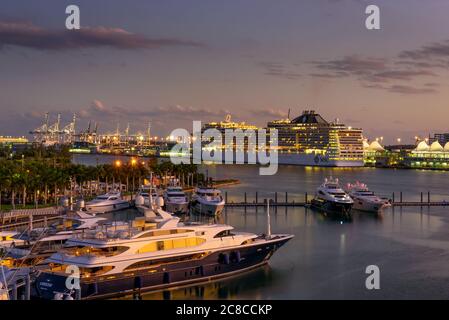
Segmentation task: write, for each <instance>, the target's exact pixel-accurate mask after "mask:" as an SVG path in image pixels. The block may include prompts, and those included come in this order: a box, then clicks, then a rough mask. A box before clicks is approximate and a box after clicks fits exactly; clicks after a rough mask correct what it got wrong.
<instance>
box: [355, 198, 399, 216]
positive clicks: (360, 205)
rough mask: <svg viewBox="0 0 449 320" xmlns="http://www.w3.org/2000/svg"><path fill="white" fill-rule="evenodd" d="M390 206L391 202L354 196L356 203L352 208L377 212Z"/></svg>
mask: <svg viewBox="0 0 449 320" xmlns="http://www.w3.org/2000/svg"><path fill="white" fill-rule="evenodd" d="M389 206H390V204H388V203H386V202H371V201H365V200H361V199H357V198H354V205H353V207H352V208H353V209H354V210H358V211H364V212H374V213H377V212H380V211H382V210H383V209H385V208H387V207H389Z"/></svg>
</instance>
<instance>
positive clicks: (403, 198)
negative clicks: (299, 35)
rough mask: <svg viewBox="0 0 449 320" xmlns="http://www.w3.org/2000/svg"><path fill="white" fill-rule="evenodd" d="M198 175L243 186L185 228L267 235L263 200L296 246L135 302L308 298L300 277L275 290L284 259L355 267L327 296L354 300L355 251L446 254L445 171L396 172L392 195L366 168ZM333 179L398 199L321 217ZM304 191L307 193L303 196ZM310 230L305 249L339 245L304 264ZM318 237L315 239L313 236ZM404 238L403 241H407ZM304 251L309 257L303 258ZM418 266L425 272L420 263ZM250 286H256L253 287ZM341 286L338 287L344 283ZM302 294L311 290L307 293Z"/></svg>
mask: <svg viewBox="0 0 449 320" xmlns="http://www.w3.org/2000/svg"><path fill="white" fill-rule="evenodd" d="M202 170H207V172H208V174H209V175H210V176H213V177H216V178H217V179H226V178H228V179H229V178H230V177H231V176H238V177H239V180H240V184H237V185H231V186H228V187H224V188H223V189H222V192H223V197H224V199H225V202H226V206H225V209H224V210H223V213H222V214H220V215H219V216H217V217H208V216H207V215H205V214H203V215H196V214H193V215H190V216H185V215H181V216H180V217H181V219H183V220H185V221H189V223H192V222H194V223H195V222H200V223H207V224H210V223H212V224H213V223H219V224H230V225H232V226H234V227H235V228H241V229H242V230H245V231H249V232H256V233H263V232H264V231H266V224H267V220H266V216H267V211H266V208H267V203H268V202H269V204H270V207H271V208H272V210H271V216H272V217H271V228H272V229H273V230H276V232H281V233H291V234H293V235H295V238H294V239H293V240H292V241H291V243H292V244H293V245H291V244H288V245H287V246H285V248H283V249H282V250H286V253H285V254H286V255H288V256H289V258H288V259H286V256H284V255H282V258H279V257H277V255H274V257H273V259H272V260H273V261H272V262H271V263H270V265H269V266H265V267H263V266H262V267H260V268H256V269H255V270H252V271H251V270H248V272H245V273H243V274H239V275H235V276H233V277H229V279H228V277H226V278H225V279H221V278H220V277H218V278H216V279H215V278H214V279H212V278H211V279H209V280H208V281H207V283H201V281H200V283H199V284H195V283H190V284H188V283H186V284H183V285H180V286H179V288H174V289H172V288H164V287H154V288H153V289H151V290H150V292H147V290H142V291H141V292H140V294H139V295H138V297H139V298H140V299H177V298H182V297H183V298H188V299H192V298H195V299H206V298H224V297H228V298H231V297H234V298H251V297H253V296H252V294H255V292H258V293H257V294H258V295H260V294H261V295H262V296H265V297H273V296H274V297H278V298H286V297H289V298H293V299H298V298H305V297H309V298H310V297H313V292H314V290H311V289H312V287H310V286H311V285H312V282H311V280H310V281H307V280H305V279H303V278H301V277H299V278H297V277H298V275H296V273H295V275H294V276H293V278H294V279H297V280H295V281H300V282H298V284H297V287H295V288H296V289H293V287H292V288H291V289H290V290H286V291H285V290H280V289H279V286H285V285H286V283H285V282H284V281H286V279H284V280H282V279H283V278H282V274H283V272H287V270H288V268H287V269H285V268H286V267H287V265H288V264H287V265H286V262H287V261H289V264H291V265H293V266H296V267H294V268H301V267H300V266H301V265H302V264H303V265H309V264H312V265H313V263H316V262H318V261H319V259H326V260H327V259H331V257H335V259H338V260H337V261H341V262H340V264H341V263H343V264H342V265H341V269H340V268H338V269H337V274H338V272H340V271H338V270H341V272H342V271H343V270H344V267H343V266H345V265H347V264H351V265H353V267H351V268H350V269H351V270H353V271H352V272H350V273H349V274H347V275H345V276H343V274H342V276H343V278H342V281H344V282H343V283H344V287H343V288H344V290H343V291H341V290H340V289H339V290H337V291H336V290H334V291H333V292H334V294H335V295H332V294H331V293H329V295H327V297H331V298H332V297H334V298H335V297H342V295H343V296H344V297H351V296H356V295H359V294H361V292H360V290H358V289H356V288H354V287H353V286H352V285H350V283H352V282H353V281H354V279H357V277H360V276H362V274H363V272H362V270H360V271H359V275H357V271H356V270H357V268H361V267H357V266H361V264H362V262H363V263H368V262H369V261H370V256H369V255H367V256H366V259H355V258H354V256H353V254H355V253H356V252H358V251H359V250H366V252H372V250H375V251H374V252H377V251H376V248H377V246H381V245H382V243H385V241H387V243H389V246H392V247H391V248H396V249H395V250H394V252H397V253H396V254H399V258H398V257H396V258H394V259H393V258H392V257H391V256H390V253H389V252H390V251H388V252H384V253H382V254H381V256H382V257H384V258H383V259H387V260H384V262H383V263H384V264H385V265H386V266H389V264H390V263H393V262H392V261H395V260H397V259H399V260H400V261H402V262H400V265H402V263H404V261H407V258H406V257H407V255H405V256H403V257H402V258H400V257H401V254H400V252H402V251H401V250H406V251H407V252H408V251H409V250H411V249H410V245H412V247H413V249H412V250H414V252H417V253H419V254H421V255H423V256H428V255H429V254H431V252H432V251H434V250H444V245H443V243H444V241H445V240H444V239H445V237H444V235H443V234H442V233H441V230H442V228H444V226H445V225H446V223H447V222H446V219H447V217H446V216H447V209H445V207H446V205H447V202H446V200H445V199H448V198H449V194H447V193H445V189H444V188H443V189H442V188H441V187H439V186H441V185H440V184H438V180H439V179H443V180H444V179H445V176H444V173H438V172H435V171H422V172H418V171H416V172H415V173H414V174H415V177H410V176H409V175H410V171H400V170H398V171H394V175H395V176H396V177H395V179H396V180H395V181H396V185H395V186H397V187H401V188H402V189H403V190H405V191H404V192H397V191H393V190H392V189H391V187H392V186H389V184H388V183H387V181H386V180H382V177H380V176H379V175H382V174H383V173H385V174H386V176H385V177H387V176H389V175H391V174H390V173H388V172H390V171H389V170H380V171H379V169H370V168H359V169H343V170H342V169H331V168H321V169H308V168H301V167H295V166H286V167H282V168H281V170H280V172H279V176H278V178H279V181H282V182H283V183H282V185H280V184H273V185H270V186H266V187H262V186H261V185H260V183H259V182H258V181H259V180H258V179H260V177H258V176H254V175H253V174H252V171H255V170H257V168H255V167H253V166H243V167H235V166H220V165H213V166H204V167H202V168H200V171H202ZM310 170H313V171H315V173H314V174H313V175H310ZM374 171H377V172H376V174H374ZM403 172H408V174H407V175H406V174H403ZM330 176H333V177H335V176H339V177H340V178H339V179H341V181H342V183H344V182H349V181H356V180H360V181H366V182H367V184H368V183H369V185H370V189H371V190H374V191H377V190H382V191H381V192H377V193H378V194H379V195H380V196H381V197H388V199H390V200H392V199H393V198H395V200H396V201H395V202H392V203H391V204H392V206H391V207H390V208H385V209H383V210H382V212H379V213H366V212H362V211H358V210H351V219H350V220H348V219H344V218H342V217H341V216H338V215H337V216H332V215H326V214H323V213H322V212H320V211H316V210H314V209H313V208H310V205H309V204H310V200H311V199H312V196H313V187H317V186H319V185H320V183H322V181H323V180H324V178H325V177H330ZM320 177H321V178H320ZM417 177H419V179H420V180H421V181H428V182H429V184H427V185H428V186H429V190H430V191H428V192H420V191H418V190H419V189H417V187H414V188H411V186H410V185H408V183H407V179H417ZM264 178H265V177H264ZM254 179H255V180H254ZM311 179H312V180H311ZM320 180H321V181H320ZM300 181H306V183H302V184H300V183H299V182H300ZM430 182H432V183H430ZM273 186H276V187H277V189H282V188H283V189H284V190H289V191H285V192H278V191H274V192H273V191H272V187H273ZM291 190H294V191H291ZM304 190H307V192H306V191H304ZM393 194H394V196H393ZM306 199H307V200H308V201H307V203H306V201H305V200H306ZM256 200H257V201H256ZM101 216H102V217H105V218H107V219H108V220H110V221H124V222H126V221H128V222H129V221H132V220H134V219H136V218H138V217H139V216H141V214H139V213H138V211H136V210H135V209H125V210H119V211H117V212H110V213H107V214H102V215H101ZM186 219H187V220H186ZM37 223H38V222H37ZM27 224H28V222H25V221H24V225H23V226H26V225H27ZM395 226H396V227H395ZM398 227H400V228H401V230H403V232H401V233H399V234H398V233H397V232H396V231H393V230H396V228H398ZM392 228H393V229H392ZM312 230H314V233H313V234H314V235H315V236H313V238H312V239H313V242H312V243H310V244H309V245H311V246H312V247H315V248H316V246H317V245H319V244H320V243H323V241H330V240H331V239H333V238H334V239H335V240H337V239H338V241H336V242H335V245H336V246H337V247H335V248H333V246H330V247H329V248H326V250H325V251H324V252H322V253H318V252H317V253H316V254H318V255H317V256H316V257H315V255H313V254H312V252H313V251H310V253H309V254H312V256H310V258H311V259H312V260H310V261H308V262H307V260H304V258H305V257H303V256H298V254H299V253H297V250H298V248H301V250H304V249H305V248H304V246H305V245H306V243H309V242H306V243H303V242H298V240H297V238H298V237H299V238H300V239H301V241H304V240H305V238H304V237H305V236H306V235H307V234H309V232H311V231H312ZM420 230H421V231H420ZM304 232H306V233H304ZM431 235H432V236H431ZM317 236H319V237H320V238H317ZM336 237H337V238H336ZM373 237H375V238H376V239H377V240H376V241H377V242H379V243H378V244H377V245H373V244H371V245H368V243H367V242H369V241H368V239H372V238H373ZM379 237H380V238H379ZM404 237H406V238H405V239H404ZM428 237H430V238H428ZM434 237H436V238H435V240H437V239H439V240H437V241H436V242H435V241H431V240H430V239H432V238H434ZM326 239H327V240H326ZM350 239H351V240H350ZM355 239H358V240H355ZM362 239H363V240H362ZM426 239H428V240H426ZM309 241H310V240H309ZM332 241H333V240H332ZM354 241H355V242H354ZM404 241H407V242H406V243H410V244H409V245H405V243H404ZM448 241H449V238H448ZM315 250H316V249H315ZM334 250H337V252H340V253H339V254H338V253H337V252H334ZM397 250H398V251H397ZM293 252H295V253H293ZM364 252H365V251H364ZM404 253H405V251H404ZM309 254H306V256H308V255H309ZM336 254H337V255H336ZM377 254H379V253H377ZM295 257H296V258H295ZM300 257H301V258H300ZM312 257H314V258H312ZM387 257H388V258H387ZM373 258H374V261H379V257H378V256H374V257H373ZM292 259H293V260H292ZM420 259H421V258H420ZM381 260H382V258H381ZM437 260H438V259H437ZM388 261H390V262H388ZM298 263H299V264H298ZM398 263H399V262H398ZM435 264H437V265H438V264H439V262H435ZM315 267H316V266H315ZM422 267H423V268H427V267H426V265H425V264H424V265H423V266H422ZM393 268H394V264H393ZM318 269H319V270H323V272H325V270H326V268H324V269H323V267H321V268H318ZM354 272H355V273H354ZM395 272H399V269H398V270H397V271H395V269H393V274H395ZM308 273H312V278H314V277H315V276H314V274H315V272H311V271H310V270H309V269H308ZM332 274H333V273H332V272H331V273H329V276H330V275H332ZM397 276H399V274H397ZM273 277H275V278H273ZM279 277H280V278H279ZM251 279H252V280H251ZM256 279H257V280H256ZM299 279H302V280H299ZM389 279H390V278H388V279H387V280H386V281H387V282H388V285H390V286H391V285H393V286H397V285H399V283H400V282H399V283H398V282H397V281H393V279H391V280H389ZM448 279H449V275H448ZM248 281H249V282H248ZM254 281H255V282H254ZM407 281H411V283H412V284H414V285H416V286H417V287H418V286H419V283H420V282H419V281H420V280H419V277H416V278H413V277H412V278H411V279H410V278H409V279H408V280H407ZM245 283H246V284H245ZM250 283H253V284H252V285H250ZM256 283H257V285H256ZM308 283H309V284H308ZM24 285H25V284H21V285H20V286H17V289H16V290H18V293H16V294H15V295H16V296H17V297H18V298H20V297H23V296H24V295H25V296H26V290H25V287H24ZM335 285H337V283H334V282H332V281H330V282H329V284H328V285H326V287H328V288H329V290H331V289H332V288H334V286H335ZM417 287H416V288H414V290H415V293H414V294H415V295H414V296H416V297H419V296H420V294H425V293H424V292H422V291H420V290H417ZM276 288H278V289H276ZM287 288H288V286H287ZM338 288H342V287H341V285H340V286H339V287H338ZM13 289H14V288H13ZM334 289H335V288H334ZM14 290H15V289H14ZM24 290H25V291H24ZM86 290H92V289H86ZM254 290H256V291H254ZM307 290H309V291H308V293H307V294H306V291H307ZM391 290H393V289H391ZM416 290H417V291H416ZM133 292H134V291H133V290H131V291H130V292H129V294H124V296H123V298H125V299H129V298H130V297H131V298H132V296H133V294H134V293H135V292H134V293H133ZM252 292H253V293H252ZM337 292H338V293H337ZM393 292H394V291H393ZM85 294H86V292H84V294H83V295H85ZM389 294H394V293H392V292H391V291H386V292H383V295H376V296H377V297H379V298H381V297H388V296H389ZM404 294H405V295H404V296H402V295H399V296H400V297H401V296H402V297H406V296H407V293H404ZM83 295H81V294H80V297H81V298H82V297H83ZM11 296H14V293H12V292H11ZM363 296H366V294H363V295H362V297H363ZM106 297H111V298H113V296H108V295H106ZM366 297H367V296H366ZM72 298H73V299H76V298H77V295H76V294H74V295H73V296H72Z"/></svg>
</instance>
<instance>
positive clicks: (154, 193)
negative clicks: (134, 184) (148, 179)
mask: <svg viewBox="0 0 449 320" xmlns="http://www.w3.org/2000/svg"><path fill="white" fill-rule="evenodd" d="M150 195H151V197H150ZM139 196H140V197H142V198H143V204H142V205H144V206H146V207H150V206H151V205H153V206H154V205H155V201H156V199H157V198H158V197H159V192H158V190H157V188H155V187H153V186H151V185H143V186H142V187H141V188H140V189H139V192H137V194H136V199H137V197H139ZM150 202H151V205H150Z"/></svg>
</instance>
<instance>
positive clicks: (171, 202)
mask: <svg viewBox="0 0 449 320" xmlns="http://www.w3.org/2000/svg"><path fill="white" fill-rule="evenodd" d="M164 202H165V210H167V211H168V212H173V213H178V214H182V213H187V212H188V210H189V200H188V199H187V195H186V194H185V192H184V191H183V190H182V188H181V187H168V188H167V190H165V192H164Z"/></svg>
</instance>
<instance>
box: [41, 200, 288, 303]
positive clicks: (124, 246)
mask: <svg viewBox="0 0 449 320" xmlns="http://www.w3.org/2000/svg"><path fill="white" fill-rule="evenodd" d="M157 211H159V212H160V213H161V216H168V217H169V218H168V219H165V220H163V221H161V222H160V223H159V224H158V226H157V228H154V226H153V227H150V228H147V227H146V226H145V225H144V226H141V227H139V228H137V227H135V228H130V229H129V230H117V231H116V230H115V229H114V228H109V229H108V230H103V229H100V228H98V229H96V230H91V231H89V232H85V233H82V234H77V235H76V237H75V238H73V239H71V240H70V241H69V242H68V243H67V247H66V248H65V249H64V250H62V251H60V252H58V253H55V254H53V255H52V256H51V257H50V258H49V259H48V260H47V262H48V263H49V265H48V268H46V269H43V270H41V273H40V275H39V277H38V278H37V280H36V295H37V296H38V297H40V298H44V299H55V298H56V299H61V297H62V296H67V295H71V297H72V298H73V295H75V297H76V298H77V299H95V298H106V297H112V296H117V295H130V294H133V295H136V294H137V295H138V294H140V292H143V291H153V290H160V289H164V288H168V287H173V286H175V287H178V286H183V285H189V284H192V283H198V282H208V281H212V280H215V279H219V278H222V277H226V276H232V275H235V274H238V273H240V272H243V271H247V270H251V269H253V268H256V267H258V266H261V265H263V264H265V263H267V262H268V260H269V259H270V258H271V256H272V255H273V253H274V252H275V251H276V250H277V249H279V248H280V247H281V246H282V245H283V244H285V243H286V242H288V241H289V240H290V239H292V238H293V235H289V234H273V235H272V234H271V231H270V229H269V228H268V230H269V231H268V232H267V234H261V235H257V234H254V233H247V232H237V231H235V230H233V227H232V226H229V225H223V224H211V225H199V224H194V223H192V224H188V223H181V222H179V218H170V216H169V215H167V214H165V212H164V211H161V209H157ZM69 266H70V267H71V268H73V266H77V267H78V268H79V270H80V289H79V290H77V291H76V292H72V291H74V290H71V289H69V288H67V286H66V282H67V278H68V277H69V276H70V272H68V269H67V268H68V267H69Z"/></svg>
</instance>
